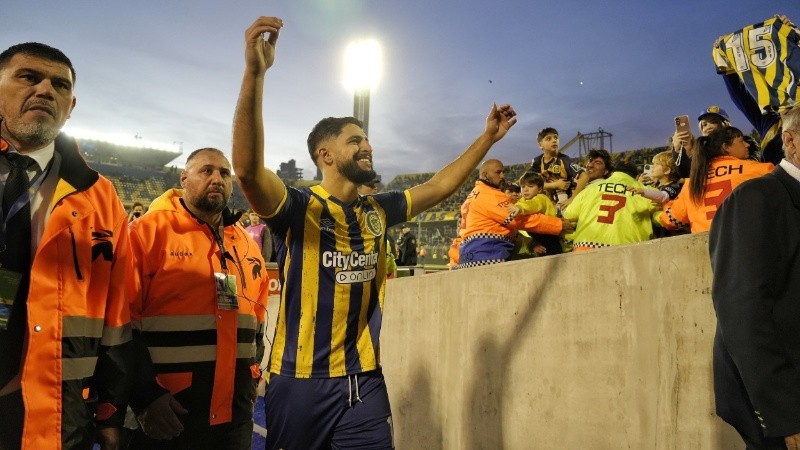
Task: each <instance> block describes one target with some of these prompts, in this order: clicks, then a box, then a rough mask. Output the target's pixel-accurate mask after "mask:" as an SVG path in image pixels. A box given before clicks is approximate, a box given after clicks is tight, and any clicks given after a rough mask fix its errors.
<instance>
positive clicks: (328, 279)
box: [268, 186, 411, 378]
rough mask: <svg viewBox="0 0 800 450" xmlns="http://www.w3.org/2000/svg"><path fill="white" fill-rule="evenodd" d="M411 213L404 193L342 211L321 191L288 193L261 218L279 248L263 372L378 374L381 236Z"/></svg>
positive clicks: (369, 198) (383, 243) (361, 199)
mask: <svg viewBox="0 0 800 450" xmlns="http://www.w3.org/2000/svg"><path fill="white" fill-rule="evenodd" d="M410 212H411V200H410V196H409V193H408V191H405V192H399V191H393V192H385V193H380V194H377V195H370V196H361V197H359V199H358V200H357V201H356V202H354V203H352V204H345V203H343V202H341V201H340V200H339V199H337V198H335V197H332V196H331V195H330V194H329V193H328V192H327V191H325V189H323V188H322V187H321V186H313V187H311V188H304V189H302V190H298V189H295V188H291V187H290V188H287V194H286V198H285V199H284V201H283V203H282V204H281V206H280V207H279V208H278V211H277V212H276V213H275V215H274V216H272V217H270V218H268V223H269V226H270V228H271V229H272V231H273V233H275V234H276V235H277V236H278V239H279V240H281V241H282V247H283V249H282V257H281V258H280V259H279V261H278V265H279V269H280V276H281V285H282V287H283V290H282V292H281V306H280V310H279V314H278V320H277V324H276V328H275V339H274V340H273V343H272V353H271V355H270V361H269V372H270V373H276V374H280V375H284V376H291V377H296V378H329V377H338V376H344V375H351V374H356V373H360V372H366V371H369V370H373V369H376V368H378V367H379V365H380V352H379V342H380V331H381V321H382V318H383V298H384V287H385V282H386V229H387V228H388V227H390V226H392V225H395V224H397V223H400V222H403V221H406V220H408V217H409V214H410Z"/></svg>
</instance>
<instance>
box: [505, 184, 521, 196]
mask: <svg viewBox="0 0 800 450" xmlns="http://www.w3.org/2000/svg"><path fill="white" fill-rule="evenodd" d="M521 190H522V189H520V187H519V185H518V184H517V183H514V182H513V181H506V182H505V183H503V191H511V192H514V193H516V194H519V193H520V191H521Z"/></svg>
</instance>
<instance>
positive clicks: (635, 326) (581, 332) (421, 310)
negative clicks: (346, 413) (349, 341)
mask: <svg viewBox="0 0 800 450" xmlns="http://www.w3.org/2000/svg"><path fill="white" fill-rule="evenodd" d="M710 285H711V268H710V264H709V259H708V251H707V236H706V235H705V234H701V235H692V236H681V237H675V238H670V239H662V240H656V241H651V242H647V243H643V244H638V245H629V246H621V247H616V248H610V249H602V250H597V251H593V252H586V253H582V254H568V255H559V256H553V257H546V258H538V259H535V260H527V261H517V262H509V263H505V264H501V265H495V266H488V267H480V268H473V269H466V270H462V271H456V272H448V273H437V274H429V275H424V276H415V277H407V278H399V279H395V280H390V281H389V284H388V287H387V296H386V303H385V316H384V323H383V331H382V341H381V346H382V348H381V354H382V364H383V367H384V373H385V375H386V379H387V382H388V386H389V394H390V397H391V402H392V412H393V422H394V426H395V441H396V444H397V446H398V448H401V449H499V448H507V449H531V448H535V449H566V448H590V449H623V448H626V449H728V448H743V447H744V445H743V444H742V443H741V441H740V440H739V438H738V436H737V435H736V433H735V432H734V431H733V429H732V428H731V427H729V426H728V425H726V424H725V423H723V422H722V421H721V420H720V419H718V418H717V417H716V416H715V415H714V400H713V398H714V395H713V389H712V379H711V346H712V341H713V336H714V324H715V319H714V311H713V307H712V303H711V298H710Z"/></svg>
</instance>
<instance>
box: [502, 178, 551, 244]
mask: <svg viewBox="0 0 800 450" xmlns="http://www.w3.org/2000/svg"><path fill="white" fill-rule="evenodd" d="M519 184H520V188H521V194H522V198H520V199H519V201H517V203H516V204H514V205H510V206H508V211H509V212H510V213H512V214H514V215H517V214H545V215H548V216H553V217H556V205H555V204H554V203H553V201H552V200H551V199H550V197H548V196H547V195H546V194H545V193H544V177H542V176H541V175H540V174H538V173H534V172H528V173H526V174H525V175H523V176H522V178H520V180H519ZM530 236H531V237H532V238H533V240H534V252H535V253H537V254H539V255H541V254H542V253H541V252H540V251H541V248H540V249H539V251H536V244H537V243H538V244H540V247H544V249H545V252H544V254H546V255H557V254H559V253H562V246H561V239H560V238H559V237H558V236H551V235H545V234H536V233H532V234H530Z"/></svg>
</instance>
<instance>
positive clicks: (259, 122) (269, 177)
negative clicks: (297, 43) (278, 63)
mask: <svg viewBox="0 0 800 450" xmlns="http://www.w3.org/2000/svg"><path fill="white" fill-rule="evenodd" d="M281 27H283V21H282V20H281V19H279V18H277V17H263V16H262V17H259V18H258V19H256V21H255V22H253V24H252V25H250V27H249V28H248V29H247V31H245V34H244V43H245V70H244V76H243V77H242V88H241V91H240V92H239V102H238V103H237V104H236V112H235V113H234V116H233V170H234V172H235V174H236V179H237V180H238V182H239V186H240V187H241V188H242V192H244V195H245V197H246V198H247V201H248V202H249V203H250V205H251V206H252V207H253V210H254V211H255V212H257V213H258V214H261V215H264V216H268V215H272V214H273V213H274V212H275V210H276V209H277V207H278V205H279V204H280V202H281V200H282V199H283V197H284V195H285V193H286V186H284V184H283V182H282V181H281V179H280V178H278V175H277V174H275V172H273V171H271V170H269V169H267V168H266V167H264V122H263V120H264V119H263V117H262V113H261V110H262V107H263V97H264V75H265V74H266V72H267V69H269V68H270V67H271V66H272V63H273V62H274V61H275V45H276V44H277V42H278V35H279V34H280V30H281Z"/></svg>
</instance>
